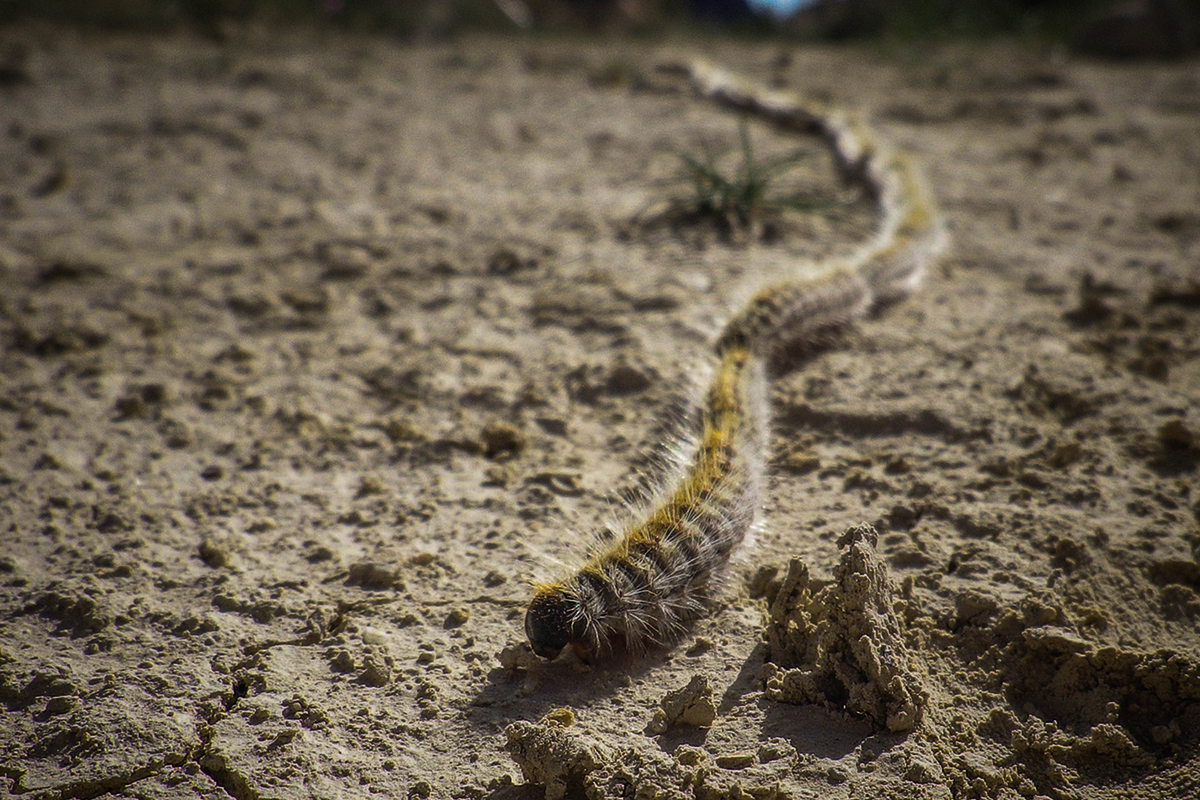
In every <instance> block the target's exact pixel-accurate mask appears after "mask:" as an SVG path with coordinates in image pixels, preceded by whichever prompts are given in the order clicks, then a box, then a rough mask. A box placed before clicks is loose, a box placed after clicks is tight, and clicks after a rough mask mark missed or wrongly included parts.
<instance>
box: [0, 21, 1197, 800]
mask: <svg viewBox="0 0 1200 800" xmlns="http://www.w3.org/2000/svg"><path fill="white" fill-rule="evenodd" d="M664 49H666V48H664V47H663V46H657V45H649V44H642V45H620V46H609V47H601V46H598V45H591V44H586V43H579V42H559V43H554V42H549V43H546V42H543V43H537V42H531V41H516V40H503V39H476V40H467V41H464V42H461V43H458V44H457V45H454V46H444V47H416V46H404V45H400V44H396V43H393V42H388V41H384V40H370V39H343V38H336V37H334V38H313V37H309V36H300V35H290V34H289V35H276V36H262V35H246V36H244V37H243V36H237V37H234V38H233V39H231V40H230V41H228V42H225V43H222V44H216V43H213V42H209V41H202V40H198V39H188V38H136V37H121V36H113V37H101V36H80V35H76V34H71V33H68V32H63V31H56V30H52V29H41V28H29V29H22V28H17V29H10V30H7V31H4V32H3V33H2V34H0V67H2V69H0V287H2V289H0V342H2V351H0V352H2V354H0V531H2V533H0V537H2V539H3V549H2V552H0V585H2V586H3V590H2V592H0V699H2V700H3V704H4V709H3V721H2V722H0V776H2V778H3V780H2V781H0V786H3V790H4V791H6V792H7V793H9V794H13V795H18V794H19V795H21V796H25V797H70V798H76V797H80V798H81V797H96V796H101V795H104V796H120V797H139V798H183V797H204V798H221V797H227V796H233V797H237V798H240V799H243V800H244V799H246V798H268V797H279V798H294V797H305V796H313V797H366V796H369V795H373V794H380V795H384V796H388V797H405V796H408V797H486V796H494V797H528V798H534V797H542V796H546V797H550V798H554V797H556V796H570V797H579V796H583V795H587V796H589V797H592V798H598V797H634V796H637V797H652V796H658V797H695V798H718V797H746V796H753V797H756V798H768V797H828V798H839V797H864V796H870V797H874V798H888V797H896V798H924V797H929V798H941V797H1012V798H1015V797H1033V796H1036V795H1044V796H1050V797H1056V798H1057V797H1061V798H1071V797H1084V796H1086V797H1089V798H1097V797H1099V798H1104V797H1113V798H1116V797H1134V798H1139V797H1140V798H1155V797H1185V796H1191V795H1194V794H1195V793H1196V792H1197V791H1200V755H1198V754H1200V667H1198V664H1200V633H1198V632H1197V627H1198V623H1200V595H1198V592H1200V563H1198V561H1197V551H1198V549H1200V526H1198V521H1197V518H1198V517H1200V490H1198V489H1197V488H1196V487H1197V485H1198V483H1200V481H1198V480H1197V476H1198V473H1200V418H1198V417H1197V408H1198V407H1200V270H1198V268H1197V263H1198V261H1200V211H1198V210H1197V209H1200V137H1198V136H1197V135H1196V126H1197V119H1200V73H1198V72H1197V65H1196V64H1195V63H1181V64H1175V65H1158V66H1122V67H1114V66H1101V65H1092V64H1086V63H1075V62H1071V61H1063V60H1061V59H1056V58H1051V57H1047V56H1046V55H1045V54H1041V53H1036V52H1033V51H1030V50H1022V49H1018V48H1012V47H988V48H982V49H980V48H972V47H968V46H958V47H952V48H945V49H939V50H932V49H929V50H924V51H921V52H913V53H884V52H878V51H874V50H870V49H828V48H806V49H794V48H786V49H782V50H781V49H780V47H778V46H769V45H747V44H741V45H733V44H722V43H689V44H687V45H686V46H683V45H681V46H680V47H679V48H672V49H685V50H686V49H699V50H703V51H704V52H705V53H706V54H707V55H709V56H711V57H714V58H716V59H718V60H721V61H724V62H726V63H729V64H730V65H732V66H735V67H737V68H739V69H741V70H743V71H745V72H746V73H748V74H750V75H752V76H754V77H756V78H757V79H759V80H763V81H771V80H774V81H776V82H778V83H781V84H784V85H788V86H791V87H793V88H796V89H800V90H805V91H811V92H815V93H817V94H819V95H822V96H825V97H829V98H832V99H834V100H836V101H837V102H839V103H843V104H846V105H852V106H857V107H861V108H864V109H866V110H867V111H869V112H870V114H871V116H872V119H873V120H874V123H875V124H876V125H877V126H878V128H879V129H880V130H881V132H882V133H883V135H885V136H886V137H888V138H890V139H891V140H893V141H895V142H898V143H900V144H902V145H903V146H905V147H907V148H908V149H910V150H911V151H912V152H913V153H914V154H915V156H916V158H917V159H918V160H919V161H920V163H921V164H923V165H924V167H925V169H926V171H927V174H928V176H929V180H930V182H931V184H932V186H933V187H934V190H935V193H936V194H937V196H938V197H939V198H940V200H941V202H942V204H943V206H944V209H945V212H946V215H947V219H948V222H949V226H950V228H951V234H952V237H953V244H952V249H951V252H950V253H949V254H948V256H947V257H946V258H945V259H944V261H943V262H942V263H941V264H940V265H939V267H938V268H937V269H935V270H934V271H933V273H932V274H931V275H930V277H929V279H928V281H927V283H926V285H925V287H924V288H923V289H922V291H921V292H920V293H919V294H918V295H917V296H916V297H914V298H913V299H911V300H909V301H908V302H906V303H904V304H902V305H900V306H897V307H895V308H893V309H891V310H889V311H888V312H887V313H885V314H884V315H882V316H881V317H879V318H878V319H874V320H870V321H868V322H867V323H865V324H863V325H861V326H859V327H858V329H857V330H856V331H855V332H853V333H852V334H850V335H849V336H847V337H846V338H845V339H844V340H843V341H841V342H840V343H839V344H838V345H836V346H834V347H833V348H832V349H830V350H828V351H827V352H824V353H822V354H820V355H819V356H818V357H816V358H814V359H812V360H810V361H809V362H807V363H805V364H804V365H802V367H797V368H794V369H789V370H787V371H785V373H784V374H782V375H780V376H779V378H778V379H777V380H776V382H775V384H774V387H775V388H774V393H773V398H772V400H773V407H774V415H775V420H774V428H773V438H772V448H773V449H772V454H771V459H770V463H771V472H772V479H771V485H770V490H769V493H768V495H769V497H768V502H767V504H766V507H765V508H764V512H763V520H764V526H763V529H762V530H761V531H760V532H759V533H758V535H757V536H756V540H755V542H754V544H753V545H752V546H751V547H749V548H747V549H746V551H745V553H744V554H742V555H741V557H740V559H739V560H738V561H737V562H736V563H735V564H734V566H733V569H732V570H731V575H730V579H729V581H728V585H727V586H726V588H725V589H724V593H723V597H724V598H725V602H724V603H723V604H722V606H721V607H720V608H719V609H717V611H716V613H715V614H714V615H713V616H712V617H710V618H707V619H704V620H701V621H700V622H698V623H697V624H696V625H695V626H694V628H693V630H692V632H691V633H690V634H689V635H688V636H687V637H686V638H685V639H684V640H683V641H681V642H680V643H679V644H678V645H677V646H675V647H673V648H670V649H668V650H665V651H660V652H655V653H652V654H651V655H650V656H648V657H645V658H642V659H638V660H629V659H626V660H619V659H618V660H617V661H615V662H612V663H608V664H604V665H600V666H597V667H594V668H589V667H585V666H583V665H580V664H571V663H563V664H555V665H551V666H545V665H541V664H537V663H536V662H534V661H533V660H532V659H531V658H528V657H527V654H525V655H524V656H523V650H522V649H521V647H520V646H519V642H520V640H521V616H522V614H523V605H524V603H525V601H526V599H527V597H528V588H527V587H528V583H529V581H530V580H531V579H534V578H536V577H547V576H551V575H553V574H555V573H556V572H558V571H560V570H562V569H565V568H568V567H569V566H570V565H571V564H574V563H578V561H579V559H580V558H581V556H582V553H583V551H584V549H585V547H586V544H587V532H588V531H589V530H592V529H594V527H595V526H596V525H597V522H598V521H600V520H603V519H605V518H607V517H609V516H610V515H611V514H612V513H613V504H614V500H613V498H614V497H615V496H616V493H617V492H619V491H620V490H622V489H624V488H628V487H630V486H632V485H634V484H636V481H637V472H638V471H639V470H640V469H642V468H644V467H645V466H646V464H647V463H648V460H647V459H648V454H650V453H652V451H653V448H654V446H655V444H656V443H657V442H659V441H660V440H661V439H662V437H663V435H664V432H665V431H669V430H670V428H671V424H672V423H671V415H672V413H673V412H672V411H671V409H672V408H677V407H678V405H679V401H680V398H685V399H686V398H687V397H688V396H689V393H694V391H695V387H696V386H698V385H699V384H698V381H697V379H696V377H695V374H694V373H695V367H696V365H698V364H702V363H704V360H705V359H704V354H705V353H706V352H707V350H706V348H707V347H708V346H709V343H710V341H711V339H712V337H713V336H714V334H715V333H716V331H717V330H718V326H719V324H720V322H721V321H722V320H723V319H726V318H727V317H728V315H729V314H730V313H731V311H732V310H734V309H736V308H737V307H738V305H739V304H740V303H741V302H742V301H743V300H744V299H745V298H746V297H747V296H748V295H749V294H750V293H751V292H752V291H753V289H754V288H755V287H756V286H758V285H759V284H760V283H762V282H763V281H764V280H765V279H766V278H768V277H770V276H772V275H777V274H784V273H787V272H788V271H790V270H794V269H799V268H802V266H801V265H802V264H803V262H804V261H805V260H807V259H813V258H820V257H824V256H828V255H830V254H835V253H838V252H846V251H847V250H848V249H849V248H851V247H852V246H853V244H854V242H855V241H856V240H857V239H856V237H858V236H861V235H863V234H864V232H865V231H867V230H869V225H870V219H871V218H870V214H869V211H870V209H869V207H868V206H867V204H865V203H863V202H861V201H855V200H854V199H853V198H850V201H849V202H848V203H847V204H845V205H843V206H839V213H838V214H837V215H836V216H835V217H833V218H827V217H823V216H801V217H798V218H792V219H790V220H788V221H787V223H786V224H783V225H777V226H772V227H771V230H764V231H762V233H763V235H764V236H765V238H766V241H763V240H762V238H761V237H758V238H756V237H743V238H742V239H741V240H735V241H732V242H725V241H722V239H721V237H720V236H719V235H717V234H716V233H714V232H712V231H706V230H704V229H703V228H700V229H694V228H693V229H684V230H680V231H672V230H671V229H670V228H669V227H663V226H653V225H648V226H638V225H631V220H632V219H633V218H634V217H635V216H636V215H637V214H638V213H639V212H643V211H645V210H646V209H648V208H654V207H656V204H657V205H661V203H662V201H663V200H664V198H665V197H666V196H667V194H669V193H670V192H672V191H676V190H677V188H671V187H669V186H667V185H666V184H664V181H667V180H669V179H670V178H671V176H672V175H674V174H675V173H676V171H677V169H678V160H677V158H676V156H675V153H676V151H677V150H680V149H683V150H689V151H692V152H698V148H699V146H700V145H701V144H702V143H704V142H713V143H718V144H724V145H727V146H732V145H734V144H735V143H736V141H737V135H738V134H737V124H736V121H735V119H734V118H733V117H731V116H729V115H728V114H725V113H723V112H721V111H719V110H717V109H714V108H711V107H708V106H706V105H705V104H704V103H702V102H699V101H697V100H695V99H694V98H692V97H690V96H689V95H688V94H686V93H683V92H678V91H674V90H673V89H672V87H671V86H668V85H663V84H661V83H660V82H659V81H658V80H656V79H654V78H653V77H651V76H648V75H647V74H646V73H645V72H644V71H643V67H644V66H645V65H646V64H648V63H650V62H651V61H652V59H653V58H654V56H655V54H656V53H657V52H661V51H663V50H664ZM751 133H752V136H753V137H754V141H755V143H756V146H758V147H760V148H761V151H762V152H763V153H764V154H765V153H772V152H774V153H779V152H785V151H787V150H788V149H790V148H793V147H795V146H797V144H800V145H805V146H810V147H814V145H812V144H811V143H804V142H796V141H794V140H789V139H787V138H784V137H781V136H778V135H777V134H775V133H773V132H771V131H769V130H767V129H765V128H763V127H761V126H757V125H752V126H751ZM794 180H795V181H796V182H797V183H798V184H800V185H802V186H804V187H807V188H808V189H810V190H811V191H813V192H817V193H819V194H822V195H823V196H825V197H828V198H831V199H833V198H839V197H840V196H841V192H840V190H839V188H838V187H837V186H836V183H835V181H834V179H833V175H832V171H831V169H830V166H829V163H828V160H827V158H826V157H824V156H823V155H821V154H819V151H817V150H814V156H813V157H812V158H809V159H806V160H805V161H803V162H802V163H801V165H800V169H799V171H798V172H797V173H796V175H795V177H794ZM861 523H868V524H869V525H870V526H871V529H867V528H857V529H855V528H854V526H857V525H859V524H861ZM852 529H853V530H852ZM848 530H851V533H850V534H846V537H845V538H844V539H843V535H844V534H845V533H846V531H848ZM855 531H857V532H855ZM839 540H841V546H839ZM793 559H798V560H799V561H798V562H796V563H793ZM789 564H793V566H792V567H791V568H790V569H789V566H788V565H789ZM797 564H800V565H802V566H803V570H801V569H800V566H798V565H797ZM801 573H803V574H801ZM801 579H803V582H802V580H801ZM781 587H782V588H781ZM781 592H782V594H781ZM830 598H835V599H836V598H842V599H843V600H845V601H846V602H847V603H851V604H852V605H853V608H850V607H849V606H847V607H839V608H836V609H830V608H828V607H826V608H824V609H823V608H822V606H821V603H822V602H824V601H825V600H829V599H830ZM772 601H775V605H774V606H773V610H774V611H775V612H776V613H774V614H773V615H772V614H769V612H768V608H769V606H768V604H769V603H771V602H772ZM768 619H770V620H771V621H770V625H771V635H770V636H769V637H768V636H767V635H766V633H765V632H766V630H767V625H768ZM863 634H866V635H867V638H866V640H863V638H862V637H863ZM876 636H877V637H878V640H877V639H876V638H873V637H876ZM797 637H799V638H797ZM769 642H770V645H769V644H768V643H769ZM501 652H503V653H504V656H505V657H504V660H503V663H504V664H505V666H501V665H500V661H499V660H498V658H497V655H498V654H500V653H501ZM805 653H808V654H810V656H811V658H812V659H813V661H812V663H811V664H809V665H806V664H802V663H792V661H789V659H792V660H794V659H795V658H796V656H797V655H798V654H805ZM771 657H774V658H776V659H777V660H778V661H779V662H780V663H779V664H772V665H770V666H767V665H766V661H767V659H768V658H771ZM806 669H807V672H804V670H806ZM787 670H801V672H800V673H796V675H797V677H796V678H794V679H793V680H792V684H788V682H787V681H786V680H784V679H783V678H782V677H781V676H782V675H784V674H786V673H785V671H787ZM873 671H874V672H873ZM876 675H877V676H884V677H885V678H887V680H888V683H887V684H886V685H884V684H881V683H880V682H879V681H878V680H875V679H874V677H873V676H876ZM805 676H807V677H805ZM888 676H890V677H888ZM801 679H803V680H801ZM892 679H894V680H892ZM765 680H766V681H767V682H766V683H764V681H765ZM689 685H690V688H687V691H684V692H682V693H680V694H670V693H672V692H679V690H683V689H685V688H686V687H689ZM788 685H802V686H803V691H802V692H799V693H794V694H789V693H788V692H787V691H785V688H786V687H787V686H788ZM776 698H778V699H776ZM664 699H665V700H666V702H663V701H664ZM781 700H792V701H802V703H803V704H795V703H787V702H781ZM906 704H907V705H906ZM709 709H711V711H710V710H709ZM656 712H660V713H659V714H658V718H657V719H656ZM905 714H907V715H908V716H904V715H905ZM714 715H715V716H714ZM898 715H899V716H898ZM902 717H903V718H902ZM689 720H690V721H691V723H692V724H688V722H689ZM889 720H893V721H894V722H895V724H891V723H890V722H889ZM652 721H653V722H654V724H653V725H651V722H652ZM696 723H699V724H696ZM909 723H912V724H909ZM648 726H649V727H648ZM889 727H890V728H891V730H889ZM506 729H507V730H506ZM526 779H528V780H529V781H530V782H531V783H530V784H529V785H523V784H524V782H525V780H526Z"/></svg>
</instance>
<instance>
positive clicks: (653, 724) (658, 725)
mask: <svg viewBox="0 0 1200 800" xmlns="http://www.w3.org/2000/svg"><path fill="white" fill-rule="evenodd" d="M659 706H660V708H659V709H658V710H657V711H655V712H654V717H653V718H652V719H651V720H650V724H649V725H647V726H646V733H649V734H651V735H657V734H660V733H666V732H667V731H668V730H670V729H671V728H674V727H676V726H687V727H691V728H711V727H712V724H713V720H715V719H716V718H717V707H716V705H715V704H714V703H713V689H712V685H711V684H710V683H709V682H708V678H705V677H703V676H702V675H695V676H693V677H692V679H691V681H689V682H688V685H687V686H685V687H683V688H682V689H677V690H676V691H673V692H667V694H666V695H665V696H664V697H663V699H662V700H660V701H659Z"/></svg>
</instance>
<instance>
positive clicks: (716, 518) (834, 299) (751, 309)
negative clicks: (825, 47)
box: [525, 61, 945, 660]
mask: <svg viewBox="0 0 1200 800" xmlns="http://www.w3.org/2000/svg"><path fill="white" fill-rule="evenodd" d="M662 68H663V69H665V70H668V71H672V72H675V73H681V74H683V75H685V76H686V77H688V78H689V79H690V80H691V83H692V85H693V87H694V88H695V90H696V91H697V93H698V94H700V95H701V96H703V97H706V98H708V99H711V100H714V101H715V102H717V103H719V104H722V105H725V106H727V107H730V108H734V109H738V110H742V111H745V112H749V113H752V114H755V115H756V116H759V117H762V118H764V119H767V120H769V121H772V122H775V123H776V124H778V125H781V126H783V127H785V128H788V129H791V130H795V131H800V132H806V133H815V134H816V135H818V136H819V137H821V138H822V139H824V140H825V142H826V143H827V144H828V146H829V147H830V149H831V150H832V151H833V154H834V161H835V164H836V165H837V169H838V171H839V173H840V174H841V175H842V177H843V179H844V180H846V181H848V182H851V183H857V184H859V185H860V186H862V187H863V188H864V189H865V190H866V191H867V192H868V194H869V195H870V197H871V199H872V200H873V201H874V203H875V204H876V206H877V207H878V209H879V216H880V222H879V226H878V229H877V231H876V234H875V235H874V236H873V237H871V239H870V240H869V241H867V242H865V243H864V244H863V245H862V246H861V247H860V248H859V249H858V251H857V252H856V253H854V254H853V255H852V256H850V257H848V258H845V259H841V260H839V261H838V262H835V263H832V264H829V265H824V268H823V269H821V270H819V271H817V272H816V274H814V275H813V276H812V277H809V278H805V279H797V280H794V281H788V282H784V283H780V284H777V285H774V286H769V287H767V288H765V289H763V290H761V291H760V292H758V293H757V294H756V295H754V297H753V298H751V300H750V301H749V302H748V303H747V304H746V305H745V306H744V307H743V308H742V309H741V310H740V311H738V312H737V313H736V314H735V315H734V316H733V318H732V319H731V320H730V321H729V322H728V323H727V324H726V326H725V328H724V330H723V331H722V332H721V334H720V336H719V337H718V339H717V341H716V345H715V351H716V357H717V366H716V370H715V374H714V376H713V379H712V383H711V384H710V386H709V388H708V390H707V392H706V393H705V395H704V399H703V405H702V408H701V413H700V417H701V424H700V434H699V437H698V440H697V443H696V447H695V450H694V452H693V453H692V455H691V458H690V460H689V461H688V463H687V464H686V466H685V467H684V469H683V470H682V472H681V474H680V475H679V477H678V479H677V480H676V481H675V483H674V485H673V486H671V487H670V488H669V489H668V490H666V491H665V492H663V493H662V495H661V496H660V497H659V498H658V499H657V502H655V503H654V504H652V506H651V508H650V509H649V510H648V511H647V513H646V514H645V516H644V517H643V518H641V519H640V520H638V521H637V522H635V523H633V524H631V525H629V526H628V527H627V528H626V529H625V530H624V531H623V532H622V534H621V535H620V536H619V537H618V538H617V539H616V540H615V541H614V542H612V543H611V544H610V545H608V546H607V547H605V548H603V549H601V550H599V551H597V552H595V553H593V554H592V555H591V556H590V557H589V558H588V559H587V561H586V562H585V563H584V564H583V566H582V567H580V568H579V570H578V571H576V572H575V573H574V574H572V575H570V576H567V577H566V578H563V579H561V580H559V581H555V582H552V583H543V584H539V585H536V586H535V587H534V593H533V598H532V600H531V601H530V603H529V609H528V611H527V613H526V615H525V632H526V635H527V636H528V638H529V643H530V646H531V647H532V649H533V651H534V652H535V653H536V654H537V655H539V656H542V657H543V658H547V659H553V658H556V657H557V656H558V655H559V654H560V653H561V652H562V651H563V650H565V649H571V650H573V651H574V652H575V653H576V654H577V655H578V656H579V657H580V658H583V659H585V660H588V659H591V658H594V657H596V656H600V655H604V654H606V653H608V652H611V651H612V650H613V649H614V648H615V647H616V646H617V645H619V644H623V645H624V646H625V647H626V648H628V649H630V650H632V651H635V652H636V651H638V650H641V649H644V648H645V647H647V646H649V645H653V644H661V643H665V642H668V641H670V640H671V639H672V638H674V637H675V636H676V635H678V634H679V633H680V632H681V631H682V630H683V627H684V625H685V624H686V622H687V621H688V620H691V619H694V618H695V617H697V616H699V615H701V614H702V613H703V612H704V610H705V608H706V605H707V601H708V599H709V596H710V592H711V588H712V586H713V583H714V579H716V578H717V577H719V575H720V573H721V572H722V571H723V570H724V568H725V566H726V564H727V563H728V561H729V556H730V554H731V553H732V552H733V550H734V549H735V548H736V547H737V545H738V544H740V543H741V542H742V540H743V539H744V538H745V535H746V532H747V531H748V530H749V529H750V527H751V525H752V524H753V522H754V515H755V512H756V509H757V507H758V506H759V504H760V497H761V491H762V482H763V470H764V458H765V453H766V449H767V427H768V414H767V401H766V381H767V378H766V364H767V363H769V361H770V359H771V357H772V355H773V353H774V352H776V350H777V349H778V348H780V347H781V346H782V345H783V344H785V343H800V344H811V343H813V342H815V341H818V340H819V338H820V337H822V336H825V335H827V333H828V332H829V331H830V330H832V329H837V328H840V327H843V326H845V325H847V324H849V323H850V322H852V321H853V320H855V319H857V318H859V317H861V316H862V315H864V314H866V313H867V312H869V311H870V310H871V309H873V308H875V307H878V306H880V305H884V304H888V303H892V302H895V301H897V300H900V299H902V298H903V297H905V296H906V295H907V294H908V293H910V292H911V291H912V290H913V289H914V288H915V287H916V285H917V284H918V283H919V282H920V280H921V277H922V275H923V272H924V270H925V267H926V265H927V264H928V262H929V261H930V260H931V259H932V258H933V257H934V256H935V255H936V254H937V253H938V252H939V250H940V249H941V247H942V245H943V242H944V239H945V234H944V230H943V228H942V224H941V221H940V219H939V218H938V214H937V211H936V209H935V207H934V205H933V202H932V200H931V198H930V196H929V194H928V192H927V191H926V189H925V187H924V184H923V183H922V181H921V179H920V176H919V175H918V174H917V172H916V169H915V167H914V166H913V164H912V162H911V161H910V160H909V159H908V157H907V156H905V155H904V154H902V153H895V152H892V151H890V150H888V149H887V148H885V147H883V146H882V145H881V144H880V143H879V142H877V141H876V140H875V138H874V136H873V135H872V133H871V131H870V130H869V129H868V128H867V126H866V125H865V124H864V123H863V122H862V120H861V118H859V117H858V116H857V115H854V114H850V113H848V112H844V111H842V110H840V109H837V108H834V107H830V106H821V105H817V104H805V103H802V102H801V101H799V100H798V99H796V98H793V97H791V96H790V95H786V94H782V93H779V92H775V91H770V90H767V89H764V88H761V87H757V86H754V85H752V84H749V83H745V82H743V81H741V80H739V79H737V78H736V77H734V76H733V75H731V74H729V73H727V72H725V71H724V70H721V69H719V68H717V67H714V66H712V65H709V64H707V63H705V62H702V61H692V62H687V63H681V62H673V63H670V64H665V65H662Z"/></svg>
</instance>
